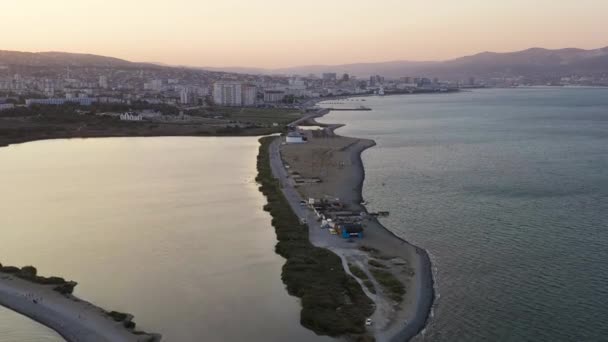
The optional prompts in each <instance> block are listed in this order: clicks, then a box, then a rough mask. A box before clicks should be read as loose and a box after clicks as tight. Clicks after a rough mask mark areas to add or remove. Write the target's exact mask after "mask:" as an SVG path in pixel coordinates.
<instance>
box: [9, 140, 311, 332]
mask: <svg viewBox="0 0 608 342" xmlns="http://www.w3.org/2000/svg"><path fill="white" fill-rule="evenodd" d="M257 149H258V143H257V139H256V138H112V139H87V140H55V141H41V142H33V143H27V144H22V145H16V146H11V147H8V148H1V149H0V189H1V191H2V196H1V197H0V235H1V240H0V241H1V249H0V261H1V262H2V263H4V264H9V265H20V266H23V265H30V264H31V265H35V266H36V267H38V269H39V271H40V272H41V273H42V274H47V275H61V276H65V277H66V278H70V279H74V280H76V281H78V282H79V285H78V287H77V288H76V294H77V295H80V296H82V297H83V298H85V299H87V300H90V301H92V302H94V303H96V304H99V305H101V306H103V307H104V308H107V309H112V310H119V311H126V312H131V313H133V314H135V320H136V322H137V324H138V326H139V327H140V328H141V329H144V330H149V331H154V332H159V333H162V334H163V335H164V337H165V340H166V341H171V342H173V341H178V342H180V341H244V340H256V341H313V340H322V339H320V338H317V337H316V336H315V335H314V334H313V333H312V332H310V331H308V330H305V329H304V328H302V327H301V326H300V324H299V311H300V305H299V303H298V301H297V299H296V298H294V297H290V296H288V295H287V293H286V290H285V289H284V285H283V283H282V281H281V276H280V274H281V267H282V265H283V264H284V259H282V258H281V257H279V256H278V255H276V254H275V253H274V245H275V243H276V238H275V234H274V230H273V228H272V227H271V225H270V217H269V215H268V214H267V213H265V212H264V211H262V210H261V208H262V206H263V204H264V198H263V196H262V195H261V193H259V192H258V190H257V186H256V184H255V182H254V178H255V174H256V170H255V161H256V154H257ZM60 340H61V339H60V338H59V337H58V336H57V335H56V334H54V333H53V332H52V331H49V330H48V329H46V328H44V327H42V326H40V325H38V324H36V323H34V322H31V321H29V320H28V319H26V318H24V317H21V316H19V315H17V314H15V313H13V312H11V311H8V310H6V309H0V341H2V342H26V341H27V342H34V341H35V342H42V341H44V342H48V341H53V342H54V341H60Z"/></svg>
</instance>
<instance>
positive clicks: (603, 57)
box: [0, 47, 608, 79]
mask: <svg viewBox="0 0 608 342" xmlns="http://www.w3.org/2000/svg"><path fill="white" fill-rule="evenodd" d="M2 65H4V66H10V65H18V66H32V67H44V66H55V67H57V66H75V67H114V68H124V67H144V66H145V67H153V66H158V67H168V66H166V65H159V64H154V63H134V62H129V61H126V60H123V59H118V58H113V57H104V56H97V55H90V54H73V53H64V52H38V53H31V52H17V51H2V50H0V66H2ZM192 68H195V69H204V70H209V71H223V72H234V73H246V74H300V75H307V74H310V73H313V74H321V73H323V72H336V73H349V74H351V75H356V76H362V77H366V76H370V75H381V76H387V77H399V76H426V77H439V78H441V79H465V78H468V77H478V78H489V77H514V76H524V77H553V76H561V75H569V74H579V75H606V74H608V47H605V48H601V49H594V50H583V49H575V48H568V49H558V50H549V49H542V48H532V49H527V50H523V51H517V52H508V53H496V52H483V53H479V54H475V55H471V56H465V57H461V58H456V59H451V60H446V61H435V62H432V61H429V62H412V61H392V62H380V63H354V64H342V65H308V66H298V67H291V68H280V69H260V68H246V67H236V68H235V67H226V68H212V67H208V68H198V67H192Z"/></svg>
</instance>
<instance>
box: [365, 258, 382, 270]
mask: <svg viewBox="0 0 608 342" xmlns="http://www.w3.org/2000/svg"><path fill="white" fill-rule="evenodd" d="M367 263H368V264H369V265H370V266H373V267H378V268H386V265H384V264H383V263H381V262H379V261H378V260H374V259H369V260H368V261H367Z"/></svg>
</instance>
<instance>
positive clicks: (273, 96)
mask: <svg viewBox="0 0 608 342" xmlns="http://www.w3.org/2000/svg"><path fill="white" fill-rule="evenodd" d="M283 98H285V92H284V91H282V90H266V91H264V102H267V103H276V102H281V101H283Z"/></svg>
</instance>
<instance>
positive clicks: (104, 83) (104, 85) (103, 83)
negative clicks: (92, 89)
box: [99, 76, 108, 89]
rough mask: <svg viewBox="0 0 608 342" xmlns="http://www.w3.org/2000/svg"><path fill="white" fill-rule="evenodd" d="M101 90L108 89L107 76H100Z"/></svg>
mask: <svg viewBox="0 0 608 342" xmlns="http://www.w3.org/2000/svg"><path fill="white" fill-rule="evenodd" d="M99 88H102V89H108V78H107V77H105V76H99Z"/></svg>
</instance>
